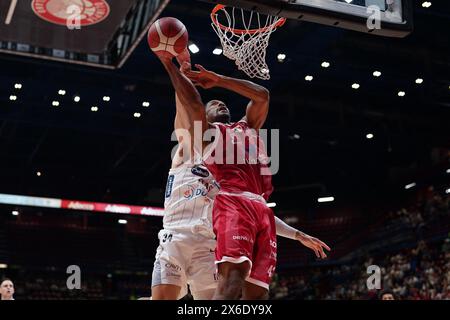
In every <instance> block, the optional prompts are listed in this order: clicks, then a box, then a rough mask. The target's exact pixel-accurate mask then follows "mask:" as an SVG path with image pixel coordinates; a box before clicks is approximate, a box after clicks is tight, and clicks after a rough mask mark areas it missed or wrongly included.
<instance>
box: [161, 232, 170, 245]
mask: <svg viewBox="0 0 450 320" xmlns="http://www.w3.org/2000/svg"><path fill="white" fill-rule="evenodd" d="M170 241H172V234H171V233H164V234H163V237H162V242H163V243H166V242H170Z"/></svg>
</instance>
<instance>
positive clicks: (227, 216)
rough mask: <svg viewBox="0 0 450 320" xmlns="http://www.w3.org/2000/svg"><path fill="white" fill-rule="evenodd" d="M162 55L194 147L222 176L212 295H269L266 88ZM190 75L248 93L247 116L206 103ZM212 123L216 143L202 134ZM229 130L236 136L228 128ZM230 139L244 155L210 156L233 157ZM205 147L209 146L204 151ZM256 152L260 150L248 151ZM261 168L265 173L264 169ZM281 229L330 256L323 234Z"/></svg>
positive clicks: (271, 251) (271, 254)
mask: <svg viewBox="0 0 450 320" xmlns="http://www.w3.org/2000/svg"><path fill="white" fill-rule="evenodd" d="M158 57H159V58H160V60H161V62H162V63H163V65H164V67H165V69H166V71H167V72H168V74H169V77H170V79H171V82H172V85H173V86H174V88H175V91H176V93H177V96H178V98H179V104H180V105H181V106H184V108H186V121H187V123H189V125H188V126H187V127H186V129H187V131H188V132H187V133H188V134H190V135H191V136H192V135H193V137H194V138H193V141H194V143H196V142H197V141H200V145H201V146H200V148H198V146H197V145H195V146H194V150H197V151H198V152H200V155H202V157H203V159H204V160H209V161H205V164H206V165H207V166H208V167H209V168H210V170H212V171H214V174H216V175H217V177H216V180H220V183H221V184H222V185H221V188H222V193H221V194H220V195H219V197H218V203H217V206H216V205H215V204H214V207H215V208H214V210H213V224H214V231H215V234H216V237H217V248H216V260H217V261H216V262H217V264H218V272H219V285H218V289H217V290H216V293H215V296H214V298H215V299H237V298H239V297H241V296H242V298H244V299H261V298H266V297H267V296H268V295H267V293H268V287H269V282H270V280H271V277H272V274H273V272H274V270H275V263H276V238H275V225H274V214H273V212H272V210H270V209H269V208H268V207H267V205H266V199H267V198H268V197H269V195H270V193H271V192H272V184H271V177H270V175H267V170H264V169H267V165H266V164H264V162H263V161H260V160H261V159H262V158H264V156H263V152H260V151H259V148H258V146H259V145H258V141H259V139H258V136H257V132H256V131H252V129H260V128H261V126H262V125H263V123H264V121H265V119H266V116H267V111H268V91H267V90H266V89H264V88H263V87H261V86H258V85H256V84H254V83H252V82H250V81H245V80H239V79H233V78H227V77H224V76H220V75H218V74H216V73H214V72H210V71H207V70H205V69H203V67H201V66H199V65H197V68H199V69H200V71H192V70H191V68H190V65H189V63H187V62H184V63H183V65H182V68H181V69H182V72H180V70H179V69H178V68H177V67H176V66H175V64H174V63H173V62H172V58H167V57H165V56H162V55H158ZM189 79H190V80H191V81H192V82H193V83H194V84H196V85H199V86H202V87H203V88H206V89H208V88H212V87H223V88H226V89H229V90H232V91H235V92H237V93H239V94H241V95H243V96H245V97H247V98H249V99H250V103H249V104H248V107H247V113H246V117H244V118H243V119H242V120H241V121H239V122H238V123H236V124H231V123H230V119H231V117H230V112H229V110H228V108H227V107H226V105H225V104H224V103H223V102H221V101H218V100H213V101H210V102H209V103H208V104H207V105H206V109H205V107H204V105H203V103H202V101H201V97H200V94H199V93H198V91H197V90H196V88H195V87H194V86H193V84H192V82H191V81H189ZM198 125H200V128H201V130H200V132H199V133H200V137H199V139H198V137H197V136H198V132H196V131H197V130H196V128H197V126H198ZM209 129H214V131H215V133H216V135H215V138H216V139H215V140H214V143H209V142H206V141H205V139H203V136H204V133H207V131H208V130H209ZM230 131H231V132H232V134H231V136H233V135H234V136H233V138H232V137H231V136H230V135H229V134H228V132H230ZM244 133H245V134H244ZM222 136H223V137H222ZM242 139H243V140H242ZM210 141H211V140H210ZM227 141H228V143H227ZM243 141H249V143H248V144H247V143H245V142H243ZM227 145H233V146H236V147H238V146H239V148H238V149H239V150H241V152H242V150H244V151H243V153H244V158H243V159H239V160H244V161H237V162H236V161H234V159H231V161H228V160H229V159H225V160H226V162H225V164H224V163H222V162H221V161H217V163H216V162H214V160H212V161H211V159H216V158H218V157H219V158H220V155H222V156H223V158H229V157H230V155H231V154H232V152H229V150H228V148H226V146H227ZM222 146H223V147H222ZM247 146H248V147H247ZM202 148H203V149H204V150H206V152H204V153H203V149H202ZM188 149H190V148H188ZM199 149H202V150H201V151H199ZM233 149H234V148H233ZM239 150H238V155H239ZM255 150H256V152H255ZM254 154H256V155H257V156H256V157H251V156H250V155H254ZM260 155H262V156H261V157H260ZM231 158H234V156H231ZM238 158H239V157H238ZM254 160H256V162H253V161H254ZM233 161H234V162H233ZM241 162H242V163H241ZM262 172H265V174H261V173H262ZM214 174H213V175H214ZM279 230H280V232H279V235H281V236H286V237H288V238H292V239H296V240H298V241H300V242H301V243H302V244H303V245H305V246H307V247H308V248H310V249H312V250H313V251H314V252H315V253H316V256H317V257H318V258H325V257H326V254H325V252H324V251H323V248H327V249H329V248H328V247H327V246H326V245H325V244H324V243H323V242H321V241H320V240H318V239H316V238H314V237H310V236H308V235H306V234H304V233H301V232H299V231H297V230H295V229H293V228H290V227H289V226H287V225H285V224H283V223H282V224H281V225H280V229H279Z"/></svg>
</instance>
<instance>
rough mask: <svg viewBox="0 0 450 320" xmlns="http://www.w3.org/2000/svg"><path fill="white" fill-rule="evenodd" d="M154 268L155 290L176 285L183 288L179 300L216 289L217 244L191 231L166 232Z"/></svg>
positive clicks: (164, 231)
mask: <svg viewBox="0 0 450 320" xmlns="http://www.w3.org/2000/svg"><path fill="white" fill-rule="evenodd" d="M158 239H159V246H158V249H157V250H156V257H155V263H154V266H153V275H152V287H154V286H157V285H161V284H173V285H176V286H179V287H181V291H180V295H179V297H178V299H181V298H183V297H184V296H185V295H186V294H187V293H188V287H187V286H188V285H189V289H190V290H191V293H192V295H194V296H195V293H196V292H201V291H203V290H208V289H215V288H216V287H217V283H218V280H217V272H216V265H215V263H214V262H215V254H214V249H215V248H216V240H214V239H212V238H210V237H205V236H203V235H200V234H195V233H192V232H191V231H187V230H186V231H178V230H177V231H174V230H167V229H163V230H161V231H160V232H159V233H158Z"/></svg>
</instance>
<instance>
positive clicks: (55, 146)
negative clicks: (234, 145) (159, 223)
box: [0, 0, 450, 209]
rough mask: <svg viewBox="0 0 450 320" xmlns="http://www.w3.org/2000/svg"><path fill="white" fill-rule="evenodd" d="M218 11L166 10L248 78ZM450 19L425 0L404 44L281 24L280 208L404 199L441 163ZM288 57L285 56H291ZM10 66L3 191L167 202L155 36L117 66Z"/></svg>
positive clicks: (1, 108) (274, 105) (12, 61)
mask: <svg viewBox="0 0 450 320" xmlns="http://www.w3.org/2000/svg"><path fill="white" fill-rule="evenodd" d="M211 8H212V5H211V4H208V3H204V2H199V1H194V0H189V1H187V0H173V1H171V2H170V4H169V5H168V6H167V7H166V9H165V10H164V11H163V13H162V16H174V17H177V18H179V19H180V20H181V21H183V22H184V23H185V25H186V26H187V28H188V30H189V34H190V39H191V41H192V42H194V43H195V44H196V45H197V46H198V47H199V49H200V52H199V53H197V54H195V55H193V61H194V62H195V63H201V64H203V65H204V66H205V67H207V68H210V69H212V70H214V71H216V72H219V73H223V74H227V75H230V76H235V77H244V75H243V74H242V73H240V72H239V71H237V70H236V68H235V66H234V65H233V63H232V62H231V61H228V60H227V59H226V58H225V57H223V56H216V55H213V54H212V51H213V50H214V48H216V47H217V46H218V45H219V41H218V39H217V36H216V34H215V33H214V32H213V30H212V29H211V27H210V20H209V11H210V10H211ZM449 26H450V4H449V3H448V2H446V1H439V2H438V1H433V5H432V6H431V7H430V8H428V9H425V8H423V7H422V6H421V1H417V5H416V7H415V30H414V32H413V34H412V35H410V36H408V37H406V38H404V39H391V38H383V37H377V36H370V35H366V34H361V33H357V32H353V31H347V30H343V29H337V28H332V27H326V26H321V25H317V24H312V23H306V22H299V21H288V23H287V24H286V25H285V26H284V27H283V28H282V29H280V30H278V31H276V32H275V34H274V35H273V37H272V39H271V42H270V47H269V50H268V63H269V66H270V67H271V76H272V78H271V80H270V81H267V82H261V83H262V84H264V85H266V86H267V87H268V88H269V89H270V91H271V98H272V100H271V110H270V115H269V120H268V123H267V127H268V128H279V129H280V130H281V131H280V133H281V138H280V140H281V160H280V162H281V165H280V171H279V173H278V174H277V175H276V176H275V177H274V182H275V187H276V189H277V190H278V191H277V192H276V193H275V194H274V199H275V200H276V201H277V202H278V203H279V205H280V207H281V208H288V209H292V208H299V207H302V206H304V205H303V204H305V206H307V205H309V204H311V203H314V201H315V199H316V197H317V196H319V195H322V194H332V195H335V196H336V198H337V199H347V200H350V201H357V199H365V198H366V197H368V196H372V197H373V196H374V195H375V194H376V195H379V194H383V193H388V192H389V193H392V192H394V194H395V192H399V193H400V192H402V190H403V183H407V182H410V179H413V177H414V169H415V168H420V167H427V166H430V165H432V164H433V163H435V162H439V161H437V160H439V159H440V160H442V158H443V157H441V156H436V154H437V153H438V152H439V151H436V150H448V147H449V141H450V139H449V137H450V129H449V128H450V126H449V123H450V121H449V119H450V44H449V41H448V33H449V31H450V30H449ZM0 28H1V26H0ZM279 53H284V54H285V55H286V58H285V60H284V62H282V63H281V62H279V61H278V60H277V55H278V54H279ZM323 62H328V63H329V64H330V66H329V67H328V68H323V67H322V66H321V65H322V63H323ZM0 68H1V72H0V154H1V157H0V192H1V193H15V194H24V195H37V196H50V197H64V198H69V199H70V198H74V199H86V200H94V201H111V202H119V203H134V204H150V205H162V189H164V186H165V178H166V172H167V170H168V168H169V165H170V150H171V149H172V147H173V146H174V142H170V135H171V131H172V126H173V117H174V105H173V100H174V99H173V91H172V89H171V87H170V85H169V81H168V77H167V75H166V73H165V72H164V70H163V68H162V66H161V64H160V63H159V61H158V60H157V59H156V58H155V56H154V55H153V54H151V53H150V51H149V49H148V47H147V44H146V43H145V41H142V42H141V43H140V45H139V46H138V47H137V48H136V50H135V51H134V52H133V54H132V55H131V56H130V58H129V59H128V61H127V62H126V63H125V65H124V66H123V67H122V68H121V69H119V70H115V71H114V70H101V69H96V68H91V67H83V66H76V65H69V64H63V63H58V62H51V61H42V60H37V59H32V58H24V57H18V56H12V55H6V54H2V55H0ZM374 71H379V72H381V76H380V77H374V76H373V72H374ZM307 75H310V76H313V81H305V77H306V76H307ZM419 78H420V79H423V83H420V84H418V83H416V80H417V79H419ZM419 82H420V81H419ZM355 83H358V84H359V85H360V87H359V89H357V90H356V89H352V85H353V84H355ZM16 84H20V85H21V87H20V86H16ZM60 90H64V91H65V95H60V94H59V92H61V93H62V91H60ZM399 91H403V92H405V96H403V97H400V96H399V95H398V93H399ZM201 93H202V95H203V97H204V100H205V101H207V100H208V99H210V98H213V97H220V98H223V99H224V100H225V101H226V102H227V103H228V104H229V106H230V107H231V110H232V114H233V115H235V116H234V119H237V118H238V116H240V115H242V113H243V112H244V106H245V100H243V99H241V98H240V97H238V96H236V95H233V94H229V93H227V92H224V91H222V90H213V91H208V92H206V91H202V92H201ZM11 96H16V97H17V99H16V100H13V101H11V100H10V97H11ZM75 96H79V98H80V100H79V101H78V102H75V101H74V97H75ZM104 97H109V98H110V100H109V101H105V100H108V99H104ZM54 101H57V102H58V103H59V105H58V106H53V105H52V104H53V102H54ZM144 102H148V105H149V106H147V104H145V105H146V106H147V107H145V106H143V103H144ZM92 107H97V110H98V111H97V112H92V111H91V108H92ZM138 114H139V115H140V117H137V116H138ZM368 133H372V134H373V135H374V138H373V139H370V140H369V139H367V138H366V135H367V134H368ZM433 150H434V151H433ZM443 153H444V154H445V151H444V152H443ZM37 172H40V173H41V175H40V176H38V175H37ZM299 203H301V204H299Z"/></svg>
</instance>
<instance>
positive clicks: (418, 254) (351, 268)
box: [271, 193, 450, 300]
mask: <svg viewBox="0 0 450 320" xmlns="http://www.w3.org/2000/svg"><path fill="white" fill-rule="evenodd" d="M449 204H450V197H449V196H442V195H439V194H437V193H433V194H432V195H431V196H429V197H426V198H424V199H422V200H421V201H418V202H417V203H416V204H415V205H414V206H412V207H410V208H408V209H407V208H403V209H400V210H398V211H396V212H391V213H390V214H389V216H388V220H387V221H386V222H387V223H386V225H384V226H383V228H390V227H393V226H395V227H402V226H406V227H412V228H414V229H415V230H416V240H417V243H416V245H415V246H413V247H412V248H405V249H402V250H398V251H396V252H390V253H389V251H388V249H389V248H385V251H380V252H378V253H376V252H375V253H373V254H371V256H370V257H366V258H365V259H363V260H359V261H355V260H353V261H351V262H347V263H345V264H339V265H335V266H322V267H315V268H303V269H302V270H299V271H298V272H297V274H296V275H287V276H286V275H285V276H280V277H276V278H275V281H274V283H273V284H272V290H271V297H272V298H273V299H307V300H308V299H328V300H342V299H344V300H351V299H378V298H379V295H380V292H382V291H380V290H368V288H367V279H368V277H369V274H368V273H367V268H368V267H369V266H371V265H376V266H379V267H380V270H381V287H382V288H381V289H384V290H388V291H390V292H392V293H393V294H394V297H395V298H396V299H405V300H419V299H420V300H429V299H432V300H450V233H449V236H448V238H447V239H445V240H443V241H442V240H441V241H437V242H436V240H435V241H429V242H428V243H427V242H425V241H424V240H423V231H424V229H427V227H428V226H429V225H430V224H431V223H441V222H443V221H447V222H448V219H449V218H450V210H449ZM449 231H450V230H448V228H447V232H449ZM385 252H388V253H385Z"/></svg>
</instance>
